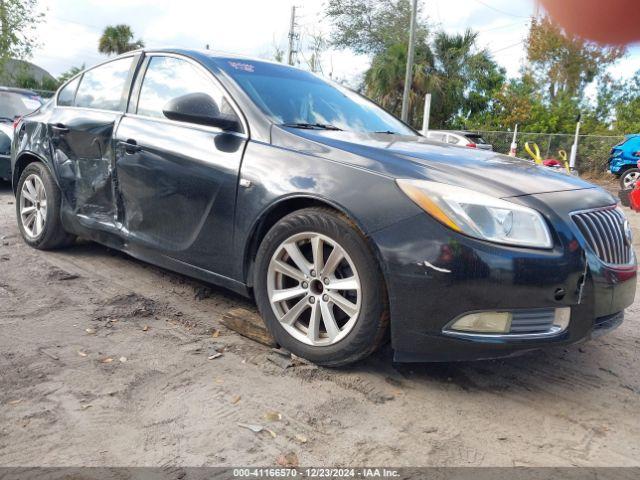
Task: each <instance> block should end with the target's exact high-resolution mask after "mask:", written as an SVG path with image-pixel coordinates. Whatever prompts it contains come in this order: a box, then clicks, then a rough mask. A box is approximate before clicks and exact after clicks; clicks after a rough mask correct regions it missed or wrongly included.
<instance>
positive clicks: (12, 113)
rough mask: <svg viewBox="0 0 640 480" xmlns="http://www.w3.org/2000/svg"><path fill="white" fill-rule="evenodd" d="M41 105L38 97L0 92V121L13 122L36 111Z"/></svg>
mask: <svg viewBox="0 0 640 480" xmlns="http://www.w3.org/2000/svg"><path fill="white" fill-rule="evenodd" d="M41 105H42V100H41V99H40V97H38V96H34V95H24V94H22V93H16V92H1V91H0V120H2V119H4V120H13V119H14V118H16V117H22V116H23V115H26V114H28V113H31V112H33V111H34V110H37V109H38V108H40V106H41Z"/></svg>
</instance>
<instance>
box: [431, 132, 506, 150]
mask: <svg viewBox="0 0 640 480" xmlns="http://www.w3.org/2000/svg"><path fill="white" fill-rule="evenodd" d="M427 138H428V139H430V140H436V141H438V142H444V143H448V144H450V145H457V146H459V147H468V148H479V149H480V150H493V146H491V145H490V144H488V143H487V142H486V141H485V139H484V138H482V135H480V134H479V133H473V132H465V131H463V130H429V131H428V132H427Z"/></svg>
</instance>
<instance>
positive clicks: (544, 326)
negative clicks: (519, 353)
mask: <svg viewBox="0 0 640 480" xmlns="http://www.w3.org/2000/svg"><path fill="white" fill-rule="evenodd" d="M555 314H556V311H555V309H553V308H549V309H544V310H514V311H513V313H512V317H511V330H509V333H518V334H522V333H542V332H547V331H549V329H550V328H551V327H552V326H553V321H554V319H555Z"/></svg>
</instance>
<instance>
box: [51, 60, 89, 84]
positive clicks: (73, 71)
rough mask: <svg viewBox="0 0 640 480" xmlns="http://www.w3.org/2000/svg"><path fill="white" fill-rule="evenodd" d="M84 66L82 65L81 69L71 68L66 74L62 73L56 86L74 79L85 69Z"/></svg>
mask: <svg viewBox="0 0 640 480" xmlns="http://www.w3.org/2000/svg"><path fill="white" fill-rule="evenodd" d="M85 68H86V67H85V64H84V63H83V64H82V66H81V67H71V68H70V69H69V70H67V71H66V72H62V73H61V74H60V76H58V79H57V80H58V85H62V84H63V83H64V82H66V81H67V80H69V79H70V78H71V77H75V76H76V75H77V74H78V73H80V72H81V71H83V70H84V69H85Z"/></svg>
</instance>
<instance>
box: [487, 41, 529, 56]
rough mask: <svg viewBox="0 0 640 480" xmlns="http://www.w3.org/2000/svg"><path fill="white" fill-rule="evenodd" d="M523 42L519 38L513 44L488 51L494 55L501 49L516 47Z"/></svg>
mask: <svg viewBox="0 0 640 480" xmlns="http://www.w3.org/2000/svg"><path fill="white" fill-rule="evenodd" d="M522 43H524V40H520V41H519V42H518V43H514V44H513V45H507V46H506V47H502V48H499V49H498V50H493V51H492V52H490V53H491V54H492V55H495V54H496V53H498V52H502V51H503V50H507V49H509V48H513V47H517V46H518V45H520V44H522Z"/></svg>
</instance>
